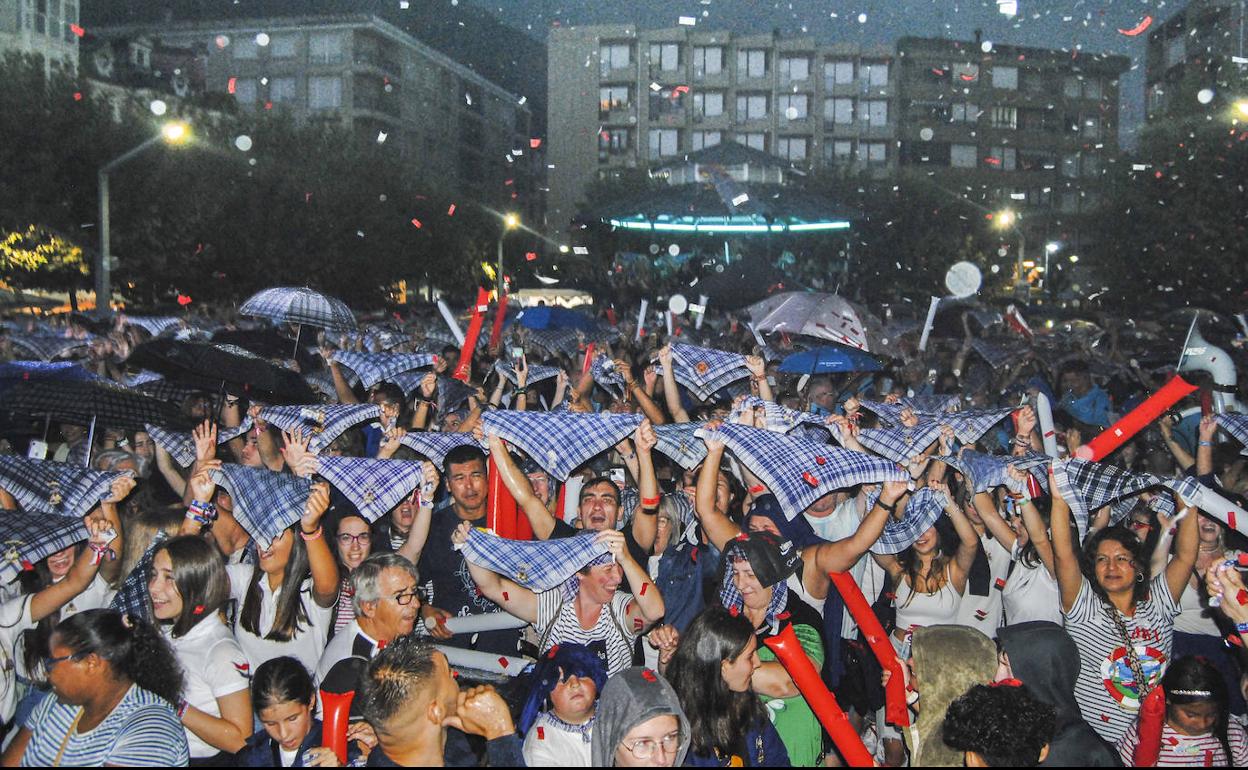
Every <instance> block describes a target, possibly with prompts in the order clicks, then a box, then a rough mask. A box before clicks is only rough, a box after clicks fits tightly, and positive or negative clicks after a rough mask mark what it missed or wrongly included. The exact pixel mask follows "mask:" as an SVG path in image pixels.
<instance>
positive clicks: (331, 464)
mask: <svg viewBox="0 0 1248 770" xmlns="http://www.w3.org/2000/svg"><path fill="white" fill-rule="evenodd" d="M318 460H319V462H318V464H317V469H316V472H317V473H318V474H319V475H320V476H321V478H323V479H325V480H326V481H328V482H329V483H330V484H333V485H334V488H335V489H337V490H338V491H339V492H341V493H342V494H343V496H344V497H346V498H347V499H348V500H350V501H351V504H352V505H354V506H355V508H356V510H358V511H359V512H360V514H361V515H363V516H364V518H366V519H368V520H369V521H370V522H372V521H376V520H377V519H379V518H381V517H382V516H384V515H386V513H387V512H388V511H390V509H392V508H394V507H395V506H396V505H398V504H399V503H400V502H401V501H402V500H403V498H405V497H407V496H408V495H409V494H411V492H412V490H413V489H416V488H417V487H419V486H420V485H421V484H422V483H424V480H425V475H424V473H425V470H424V468H425V466H424V463H419V462H407V461H404V460H376V459H373V458H371V457H329V456H325V457H320V458H318Z"/></svg>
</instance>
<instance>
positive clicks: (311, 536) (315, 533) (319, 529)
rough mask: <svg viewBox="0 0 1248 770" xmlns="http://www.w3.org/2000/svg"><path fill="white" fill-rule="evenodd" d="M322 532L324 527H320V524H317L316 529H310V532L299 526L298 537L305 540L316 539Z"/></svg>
mask: <svg viewBox="0 0 1248 770" xmlns="http://www.w3.org/2000/svg"><path fill="white" fill-rule="evenodd" d="M324 532H325V528H324V527H322V526H321V525H320V524H317V525H316V529H314V530H312V531H311V532H304V531H303V527H300V528H299V537H302V538H303V539H304V540H305V541H306V540H318V539H320V537H321V535H322V534H324Z"/></svg>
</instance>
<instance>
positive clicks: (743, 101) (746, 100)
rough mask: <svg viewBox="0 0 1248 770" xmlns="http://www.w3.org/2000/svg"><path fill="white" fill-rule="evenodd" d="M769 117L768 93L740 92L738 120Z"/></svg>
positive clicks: (738, 96)
mask: <svg viewBox="0 0 1248 770" xmlns="http://www.w3.org/2000/svg"><path fill="white" fill-rule="evenodd" d="M766 117H767V94H738V95H737V120H738V121H743V120H763V119H765V118H766Z"/></svg>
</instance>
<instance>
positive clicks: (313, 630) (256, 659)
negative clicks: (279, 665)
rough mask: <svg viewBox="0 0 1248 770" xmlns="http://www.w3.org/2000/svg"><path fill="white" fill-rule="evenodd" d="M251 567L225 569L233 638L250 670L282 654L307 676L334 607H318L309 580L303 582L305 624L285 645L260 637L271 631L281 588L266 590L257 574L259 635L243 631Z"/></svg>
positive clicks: (266, 583)
mask: <svg viewBox="0 0 1248 770" xmlns="http://www.w3.org/2000/svg"><path fill="white" fill-rule="evenodd" d="M253 569H254V568H253V567H252V566H251V565H250V564H231V565H229V566H227V567H226V568H225V571H226V572H227V573H228V574H229V576H230V596H231V597H232V598H233V599H234V601H235V605H234V608H235V609H234V638H235V639H236V640H238V644H239V646H240V647H242V648H243V653H244V654H246V655H247V661H248V662H249V663H250V664H251V670H252V671H255V670H256V669H258V668H259V667H260V664H261V663H264V662H265V661H266V660H272V659H273V658H278V657H281V656H283V655H286V656H289V657H292V658H295V659H296V660H298V661H299V662H300V663H302V664H303V667H304V668H306V669H307V670H308V672H309V673H311V672H313V671H316V666H317V663H318V662H319V661H320V659H321V653H322V652H323V651H324V649H325V642H326V640H327V639H329V628H330V626H331V625H333V622H334V607H333V606H329V607H322V606H320V605H319V604H317V603H316V600H315V599H314V598H312V578H307V579H306V580H304V581H303V585H302V586H301V587H300V594H301V596H302V601H303V610H304V612H306V613H307V615H308V622H307V623H304V624H303V627H302V630H300V631H299V632H297V633H296V634H295V635H294V637H293V638H291V640H290V641H288V642H278V641H273V640H271V639H265V638H263V637H264V635H265V634H267V633H268V632H269V631H270V630H271V629H272V628H273V621H274V619H275V618H276V616H277V601H278V599H280V598H281V595H282V590H283V589H284V588H285V586H282V587H281V588H278V589H277V591H276V592H274V591H273V589H271V588H269V579H268V576H267V575H265V574H264V573H263V572H261V573H260V623H259V626H258V628H259V629H260V632H261V633H260V634H259V635H257V634H253V633H251V632H250V631H248V630H247V629H245V628H243V624H242V621H241V618H242V613H243V601H244V599H246V597H247V590H248V587H249V586H248V584H249V582H250V581H251V576H252V574H253Z"/></svg>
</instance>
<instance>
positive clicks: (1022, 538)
mask: <svg viewBox="0 0 1248 770" xmlns="http://www.w3.org/2000/svg"><path fill="white" fill-rule="evenodd" d="M1007 472H1008V473H1009V474H1010V476H1011V477H1012V478H1014V479H1016V480H1018V481H1020V482H1021V481H1023V479H1024V478H1025V476H1026V474H1027V471H1024V470H1018V469H1014V468H1011V469H1010V470H1009V471H1007ZM1026 488H1027V487H1026V486H1025V485H1024V486H1023V489H1026ZM1014 505H1015V509H1016V510H1017V512H1018V514H1019V515H1017V516H1014V517H1011V519H1010V521H1008V522H1007V521H1005V520H1004V519H1003V518H1002V517H1001V514H1000V512H999V511H998V510H997V506H996V505H995V504H994V502H993V499H992V493H990V492H980V493H979V494H977V495H975V510H976V511H977V512H978V513H979V516H980V518H981V519H983V521H984V526H985V527H987V528H988V531H989V532H991V533H992V536H993V537H994V538H996V540H997V542H999V543H1000V544H1001V545H1003V546H1005V547H1006V548H1008V549H1009V551H1010V559H1011V560H1012V561H1013V567H1012V568H1011V569H1010V571H1009V573H1008V574H1007V575H1006V577H1005V580H1004V585H1000V586H998V587H999V588H1000V589H1001V599H1002V602H1003V603H1004V606H1005V622H1004V623H1003V625H1007V626H1008V625H1014V624H1016V623H1026V622H1028V621H1032V620H1048V621H1051V622H1053V623H1057V624H1058V625H1061V624H1062V606H1061V597H1060V596H1059V593H1058V587H1057V577H1056V572H1054V568H1053V545H1052V543H1050V542H1049V539H1048V537H1047V535H1046V536H1045V537H1044V538H1032V537H1031V536H1030V535H1029V534H1028V531H1027V526H1026V521H1028V520H1030V521H1031V522H1032V524H1033V525H1034V526H1036V527H1039V528H1041V529H1042V530H1044V531H1046V532H1047V530H1048V523H1047V521H1046V519H1047V518H1048V516H1047V514H1044V513H1041V512H1040V509H1039V508H1037V507H1036V504H1035V502H1033V501H1032V500H1030V499H1025V498H1020V499H1017V500H1016V501H1015V503H1014Z"/></svg>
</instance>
